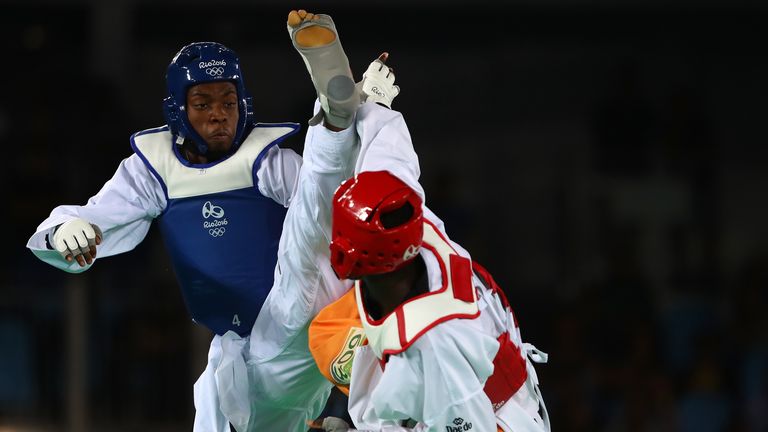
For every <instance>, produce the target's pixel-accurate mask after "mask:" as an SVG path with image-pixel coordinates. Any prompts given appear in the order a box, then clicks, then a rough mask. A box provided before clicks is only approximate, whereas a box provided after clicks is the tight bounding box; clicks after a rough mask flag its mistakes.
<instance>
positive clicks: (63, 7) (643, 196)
mask: <svg viewBox="0 0 768 432" xmlns="http://www.w3.org/2000/svg"><path fill="white" fill-rule="evenodd" d="M291 8H306V9H309V10H313V11H316V12H325V13H329V14H331V15H332V16H333V17H334V19H335V21H336V22H337V24H338V26H339V29H340V37H341V40H342V42H343V44H344V46H345V48H346V50H347V53H348V55H349V58H350V61H351V64H352V67H353V70H354V71H355V72H356V73H357V74H358V77H359V75H360V74H361V73H362V71H363V70H364V68H365V67H366V66H367V64H368V62H370V61H371V60H373V59H374V58H375V57H376V56H377V55H378V54H379V53H380V52H381V51H385V50H386V51H389V52H390V53H391V56H390V64H391V65H392V66H393V67H394V68H395V70H396V73H397V75H398V82H399V84H400V86H401V87H402V89H403V91H402V94H401V95H400V96H399V98H398V99H397V100H396V102H395V108H396V109H398V110H399V111H402V112H403V113H404V115H405V117H406V119H407V120H408V121H409V127H410V130H411V133H412V135H413V139H414V143H415V146H416V149H417V151H418V152H419V154H420V160H421V164H422V181H423V184H424V186H425V189H426V192H427V204H428V205H429V206H430V207H431V208H432V209H433V210H435V212H436V213H437V214H438V215H441V216H442V218H443V219H444V220H445V222H446V226H447V229H448V232H449V234H451V235H452V237H453V238H455V239H456V240H458V241H459V242H460V243H462V244H463V245H464V246H465V247H466V248H467V249H468V250H469V251H470V252H471V253H472V254H473V256H474V258H475V259H476V260H478V261H479V262H481V263H483V264H484V265H485V266H486V267H487V268H488V269H489V270H490V271H491V272H492V273H494V275H495V277H496V279H497V280H498V281H499V282H500V284H501V285H502V286H503V287H504V288H505V290H506V291H507V293H508V296H509V298H510V300H511V302H512V304H513V307H514V308H515V311H516V313H517V314H518V316H519V319H520V322H521V326H522V333H523V338H524V339H526V340H527V341H529V342H532V343H534V344H535V345H537V346H538V347H539V348H540V349H542V350H544V351H546V352H548V353H550V362H549V364H547V365H542V366H540V367H539V376H540V379H541V382H542V391H543V394H544V397H545V399H546V401H547V404H548V408H549V410H550V415H551V417H552V423H553V426H554V430H556V431H558V432H565V431H697V432H707V431H713V432H714V431H750V432H751V431H766V430H768V313H767V312H766V310H767V309H768V290H767V289H766V288H767V284H768V242H766V240H767V237H768V223H766V221H768V204H767V202H766V190H768V145H767V144H768V140H766V135H765V131H766V124H767V120H766V119H767V118H768V109H767V108H766V100H767V99H768V91H766V77H768V56H766V49H765V45H764V42H763V41H764V40H766V39H768V26H766V18H768V14H766V12H767V11H768V5H767V4H766V3H765V2H761V1H758V0H754V1H748V0H735V1H734V0H712V1H692V0H691V1H688V0H666V1H662V0H622V1H608V0H597V1H588V0H517V1H508V2H491V1H487V0H480V1H472V2H463V1H436V0H390V1H380V0H369V1H366V2H353V1H346V2H343V1H324V2H320V1H315V0H307V1H305V2H303V3H302V2H280V1H277V0H268V1H244V0H243V1H236V0H228V1H219V2H204V1H199V0H190V1H186V2H183V3H182V2H167V1H159V0H155V1H148V0H111V1H97V0H92V1H87V0H79V1H76V0H59V1H53V0H51V1H42V0H24V1H21V0H19V1H13V0H1V1H0V35H1V37H0V41H2V42H0V43H2V47H3V50H2V64H3V68H2V76H3V77H2V84H0V89H1V90H0V142H2V148H3V152H4V154H5V155H6V157H7V159H5V160H4V163H3V165H4V167H5V168H4V169H2V170H0V175H1V176H2V184H3V185H4V188H5V190H6V191H7V192H10V201H8V200H6V202H9V203H10V207H8V208H7V209H6V210H4V216H3V224H2V227H3V238H4V243H3V244H6V246H5V247H4V253H3V256H4V257H5V258H4V260H3V261H2V266H3V269H2V272H1V274H2V276H1V279H0V431H2V432H11V431H13V432H17V431H18V432H21V431H71V432H83V431H129V430H130V431H134V430H143V431H169V432H170V431H174V432H175V431H185V430H191V425H192V416H193V405H192V384H193V382H194V381H195V379H196V378H197V376H198V374H199V373H200V372H201V370H202V368H203V366H204V364H205V355H206V350H207V347H208V339H209V337H210V335H209V334H206V332H205V331H204V330H201V329H199V328H198V327H196V326H195V325H193V324H192V323H191V322H190V321H189V320H188V318H187V315H186V312H185V310H184V305H183V301H182V298H181V295H180V292H179V290H178V288H177V286H176V284H175V280H174V277H173V274H172V272H171V270H170V268H169V266H168V262H167V257H166V255H165V251H164V249H163V246H162V244H161V243H160V239H159V236H158V235H157V234H156V232H155V231H154V229H153V231H151V232H150V234H149V237H148V239H147V240H146V241H145V242H144V243H143V244H142V245H141V246H140V247H139V248H138V249H137V250H135V251H133V252H131V253H128V254H124V255H121V256H117V257H113V258H110V259H106V260H102V261H99V262H98V264H97V265H96V266H95V267H94V268H93V269H91V270H90V271H88V272H87V273H85V274H82V275H79V276H71V275H67V274H65V273H62V272H59V271H56V270H54V269H53V268H52V267H49V266H47V265H45V264H43V263H42V262H40V261H38V260H37V259H35V258H34V256H33V255H32V254H31V253H30V252H29V251H28V250H26V249H25V243H26V240H27V238H28V237H29V236H30V235H31V234H32V233H33V232H34V229H35V227H36V226H37V224H38V223H39V222H41V221H42V220H43V219H44V218H45V217H46V216H47V215H48V213H49V212H50V210H51V209H52V208H53V207H54V206H56V205H58V204H82V203H85V201H86V200H87V199H88V197H90V196H91V195H93V194H95V193H96V192H97V191H98V189H99V188H100V187H101V185H102V184H103V183H104V182H105V181H106V180H107V179H108V178H109V177H110V176H111V175H112V173H113V172H114V170H115V169H116V168H117V165H118V163H119V162H120V160H122V159H123V158H124V157H126V156H128V155H129V154H130V152H131V149H130V146H129V143H128V138H129V136H130V134H131V133H133V132H135V131H137V130H141V129H146V128H150V127H155V126H158V125H161V124H162V123H163V122H164V120H163V117H162V112H161V108H160V106H161V105H160V102H161V100H162V98H163V97H164V96H165V89H164V74H165V68H166V66H167V64H168V62H169V61H170V59H171V57H172V56H173V54H174V53H175V52H176V51H177V50H178V49H179V48H180V47H181V46H182V45H184V44H186V43H188V42H192V41H196V40H216V41H218V42H222V43H224V44H225V45H227V46H230V47H231V48H233V49H234V50H236V51H237V52H238V53H239V54H240V55H241V57H242V60H243V68H244V71H245V79H246V85H247V86H248V88H249V89H250V91H251V92H252V93H253V95H254V97H255V105H256V113H257V117H258V118H259V119H260V120H262V121H266V122H270V121H295V122H300V123H302V124H303V125H305V126H306V120H307V119H308V118H309V116H310V110H311V106H312V100H313V98H314V93H313V88H312V85H311V83H310V81H309V79H308V76H307V73H306V71H305V69H304V65H303V64H302V62H301V60H300V58H299V56H298V55H297V54H296V53H295V52H294V51H293V49H292V47H291V44H290V42H289V39H288V37H287V33H286V30H285V17H286V14H287V12H288V11H289V10H290V9H291ZM291 145H294V146H295V148H296V149H297V150H299V151H300V150H301V140H300V139H297V140H295V141H294V142H293V143H291ZM233 253H236V251H233Z"/></svg>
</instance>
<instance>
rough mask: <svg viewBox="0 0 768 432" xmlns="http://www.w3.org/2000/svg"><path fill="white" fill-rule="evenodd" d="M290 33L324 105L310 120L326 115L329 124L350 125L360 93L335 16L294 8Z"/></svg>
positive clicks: (316, 121)
mask: <svg viewBox="0 0 768 432" xmlns="http://www.w3.org/2000/svg"><path fill="white" fill-rule="evenodd" d="M288 34H289V35H290V37H291V42H293V46H294V48H296V51H298V52H299V54H300V55H301V58H302V59H303V60H304V64H305V65H306V66H307V70H308V71H309V76H310V77H311V78H312V83H313V84H314V85H315V90H316V91H317V97H318V99H319V100H320V105H321V107H322V111H321V113H319V115H317V116H315V117H313V118H312V119H311V120H310V124H311V125H314V124H318V123H319V122H320V120H321V119H322V118H325V122H326V124H328V125H331V126H333V127H336V128H340V129H346V128H347V127H349V126H350V125H351V124H352V122H353V121H354V118H355V112H356V111H357V107H358V105H359V103H360V93H359V90H358V89H357V88H356V87H355V81H354V80H353V78H352V71H351V70H350V68H349V60H348V59H347V55H346V54H345V53H344V49H343V48H342V47H341V42H340V41H339V36H338V32H337V31H336V26H335V25H334V23H333V20H332V19H331V17H330V16H328V15H320V14H312V13H308V12H307V11H304V10H298V11H296V10H292V11H291V12H290V13H289V14H288Z"/></svg>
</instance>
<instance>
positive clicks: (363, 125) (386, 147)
mask: <svg viewBox="0 0 768 432" xmlns="http://www.w3.org/2000/svg"><path fill="white" fill-rule="evenodd" d="M357 133H358V135H360V154H359V155H358V157H357V163H356V165H355V174H357V173H360V172H362V171H382V170H386V171H389V172H391V173H392V174H394V175H395V176H397V177H398V178H399V179H400V180H402V181H404V182H405V183H406V184H407V185H408V186H410V187H411V188H413V189H414V190H415V191H416V192H417V193H418V194H419V196H421V198H422V199H424V188H422V187H421V185H420V184H419V176H420V175H421V170H420V168H419V158H418V156H417V155H416V151H415V150H414V149H413V143H412V142H411V134H410V132H409V131H408V126H407V125H406V123H405V119H403V115H402V114H400V113H399V112H397V111H394V110H391V109H388V108H385V107H382V106H380V105H377V104H375V103H366V104H363V105H362V106H361V107H360V109H359V110H358V112H357Z"/></svg>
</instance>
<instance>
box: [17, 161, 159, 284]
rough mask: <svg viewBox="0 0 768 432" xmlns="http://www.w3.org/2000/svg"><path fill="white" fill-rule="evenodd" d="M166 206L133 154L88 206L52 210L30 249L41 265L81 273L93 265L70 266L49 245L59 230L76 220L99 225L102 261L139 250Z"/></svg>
mask: <svg viewBox="0 0 768 432" xmlns="http://www.w3.org/2000/svg"><path fill="white" fill-rule="evenodd" d="M165 206H166V199H165V195H164V193H163V190H162V187H161V186H160V183H159V182H158V181H157V179H156V178H155V177H154V176H152V174H151V173H150V172H149V170H148V169H147V167H146V165H144V163H143V162H142V161H141V159H140V158H139V157H138V156H137V155H136V154H133V155H131V156H129V157H128V158H126V159H124V160H123V161H122V162H121V163H120V166H119V167H118V168H117V171H116V172H115V174H114V175H113V176H112V178H111V179H110V180H109V181H107V182H106V183H105V184H104V186H103V187H102V188H101V190H100V191H99V193H97V194H96V195H94V196H93V197H91V198H90V199H89V200H88V203H87V204H86V205H84V206H79V205H62V206H58V207H56V208H55V209H53V211H52V212H51V214H50V216H49V217H48V218H47V219H45V220H44V221H43V222H42V223H41V224H40V225H39V226H38V227H37V230H36V231H35V233H34V234H33V235H32V237H30V238H29V241H28V242H27V247H28V248H29V249H30V250H31V251H32V253H34V254H35V255H36V256H37V257H38V258H40V259H41V260H42V261H44V262H46V263H48V264H51V265H52V266H54V267H56V268H59V269H62V270H64V271H67V272H70V273H79V272H82V271H85V270H87V269H88V268H90V265H86V266H85V267H80V266H79V265H78V264H77V262H76V261H72V262H71V263H68V262H67V261H65V260H64V258H62V257H61V255H60V254H59V253H58V252H57V251H55V250H51V249H48V247H47V245H46V236H50V237H52V236H53V231H54V229H55V228H56V227H57V226H59V225H61V224H62V223H64V222H66V221H68V220H71V219H74V218H77V217H79V218H82V219H85V220H87V221H88V222H90V223H92V224H95V225H97V226H98V227H99V228H100V229H101V231H102V233H103V235H104V238H103V239H102V243H101V245H99V246H97V255H98V258H103V257H107V256H111V255H116V254H119V253H122V252H126V251H129V250H131V249H133V248H134V247H136V245H138V244H139V243H140V242H141V241H142V240H143V239H144V237H145V236H146V235H147V232H148V231H149V227H150V225H151V224H152V220H153V219H154V218H156V217H157V216H159V215H160V213H161V212H162V211H163V209H165ZM91 265H93V264H91Z"/></svg>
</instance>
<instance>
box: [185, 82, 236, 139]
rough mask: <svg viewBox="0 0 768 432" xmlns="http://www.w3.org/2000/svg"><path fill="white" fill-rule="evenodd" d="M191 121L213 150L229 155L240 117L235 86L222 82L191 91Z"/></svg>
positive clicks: (199, 86) (191, 88)
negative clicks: (227, 152)
mask: <svg viewBox="0 0 768 432" xmlns="http://www.w3.org/2000/svg"><path fill="white" fill-rule="evenodd" d="M187 117H188V118H189V123H190V124H191V125H192V127H193V128H194V129H195V132H197V133H198V134H199V135H200V136H201V137H202V138H203V139H204V140H205V142H206V143H207V144H208V149H209V150H211V151H213V152H226V151H228V150H229V149H230V148H231V147H232V140H234V138H235V132H236V131H237V121H238V119H239V117H240V111H239V110H238V108H237V89H236V88H235V85H234V84H232V83H231V82H225V81H222V82H211V83H205V84H197V85H194V86H192V87H190V88H189V90H187Z"/></svg>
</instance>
